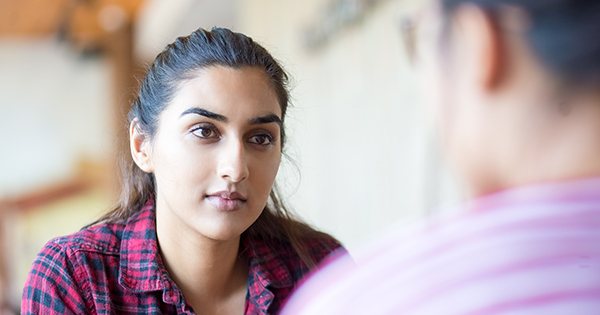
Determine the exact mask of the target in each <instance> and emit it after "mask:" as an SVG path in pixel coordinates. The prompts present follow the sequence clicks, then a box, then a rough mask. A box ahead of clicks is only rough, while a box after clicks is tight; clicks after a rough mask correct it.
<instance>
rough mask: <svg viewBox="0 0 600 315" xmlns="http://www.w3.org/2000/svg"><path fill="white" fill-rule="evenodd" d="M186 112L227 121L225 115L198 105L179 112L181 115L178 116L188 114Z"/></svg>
mask: <svg viewBox="0 0 600 315" xmlns="http://www.w3.org/2000/svg"><path fill="white" fill-rule="evenodd" d="M188 114H197V115H200V116H204V117H207V118H210V119H214V120H216V121H220V122H227V121H228V119H227V117H225V116H223V115H219V114H216V113H213V112H211V111H208V110H206V109H203V108H200V107H192V108H188V109H186V110H185V111H184V112H183V113H181V116H179V117H182V116H185V115H188Z"/></svg>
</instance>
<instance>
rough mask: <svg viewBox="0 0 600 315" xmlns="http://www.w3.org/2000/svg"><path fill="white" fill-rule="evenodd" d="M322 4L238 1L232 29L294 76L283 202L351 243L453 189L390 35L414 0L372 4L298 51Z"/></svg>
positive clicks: (321, 0) (396, 40)
mask: <svg viewBox="0 0 600 315" xmlns="http://www.w3.org/2000/svg"><path fill="white" fill-rule="evenodd" d="M331 2H332V1H326V0H304V1H294V0H241V1H240V6H241V7H240V10H239V12H240V14H241V16H240V18H241V21H240V30H241V31H242V32H244V33H246V34H248V35H250V36H251V37H253V38H254V39H255V40H257V41H259V42H261V43H263V44H264V45H265V46H266V47H267V49H269V50H270V51H271V52H272V53H273V54H274V55H275V56H276V57H277V58H278V59H280V60H281V61H282V62H283V64H284V66H285V68H286V69H287V70H288V71H289V72H290V73H291V74H292V76H293V78H294V87H293V102H294V104H293V109H292V110H290V112H289V117H288V118H287V119H288V120H287V124H288V125H287V128H288V133H289V135H290V141H289V147H288V149H289V150H288V152H289V154H290V155H291V156H292V157H293V158H294V159H295V160H296V162H297V163H296V164H297V166H298V169H299V171H300V174H301V175H300V176H298V171H297V170H295V169H294V167H291V166H290V165H286V166H284V168H283V170H282V172H281V173H280V176H279V179H278V180H279V181H280V182H281V183H282V184H283V186H284V188H285V191H286V194H287V195H288V196H290V198H289V199H288V200H289V202H290V203H291V204H292V205H293V208H294V209H295V210H296V211H297V213H299V214H300V215H301V216H302V217H304V218H305V219H306V220H308V221H309V222H311V223H313V224H314V225H316V226H317V227H319V228H321V229H322V230H325V231H327V232H330V233H331V234H333V235H334V236H336V237H338V238H339V239H340V240H341V241H342V242H344V243H345V244H346V245H347V246H348V247H350V248H353V247H354V246H356V245H358V244H360V243H362V242H364V241H365V239H368V238H369V237H370V236H371V235H372V234H374V233H375V234H376V233H377V232H378V231H380V230H381V229H384V228H385V227H387V226H389V225H390V224H392V223H393V222H395V221H398V220H401V219H406V218H408V217H416V216H422V215H424V214H426V213H427V211H429V210H428V209H430V208H431V207H432V206H434V205H437V204H440V203H443V202H447V201H450V200H456V196H457V195H458V194H457V193H456V191H455V188H454V187H455V186H454V184H453V183H452V182H451V181H450V180H448V178H447V175H445V171H444V170H443V167H442V166H440V165H439V157H438V156H437V152H436V149H435V141H434V139H433V132H432V131H433V130H432V128H431V127H430V123H429V121H428V119H427V116H426V115H425V113H424V110H423V109H422V108H421V106H420V105H419V101H418V98H417V95H416V93H415V90H416V87H415V82H414V81H415V80H414V74H413V73H412V71H411V68H410V67H409V64H408V62H407V60H406V57H405V54H404V51H403V46H402V41H401V38H400V32H399V21H400V17H401V15H402V13H406V12H408V11H409V10H410V9H411V8H412V7H414V5H416V4H418V3H419V2H420V1H407V0H404V1H402V0H388V1H385V0H383V1H380V3H379V4H378V5H377V6H376V7H375V8H373V9H372V10H370V11H369V12H367V13H366V15H365V16H363V18H362V19H361V20H360V21H358V22H357V23H355V24H353V25H350V26H348V27H345V28H342V29H341V31H340V32H338V33H337V34H335V35H333V36H332V37H331V38H330V40H329V41H328V42H327V43H326V44H325V45H323V46H322V47H320V48H318V49H316V50H313V49H308V48H307V47H306V46H305V45H304V44H303V40H302V38H303V37H302V35H303V31H304V30H305V29H306V27H307V26H310V25H314V24H315V23H319V22H318V21H322V19H321V17H322V16H323V15H324V14H325V13H324V11H325V7H326V5H327V4H328V3H331ZM286 194H284V195H286Z"/></svg>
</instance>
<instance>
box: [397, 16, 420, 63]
mask: <svg viewBox="0 0 600 315" xmlns="http://www.w3.org/2000/svg"><path fill="white" fill-rule="evenodd" d="M400 34H401V35H402V42H403V43H404V49H405V51H406V56H407V57H408V61H409V62H410V63H414V61H415V58H416V50H417V23H416V19H415V18H414V17H413V16H403V17H402V18H401V19H400Z"/></svg>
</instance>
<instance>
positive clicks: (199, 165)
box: [148, 66, 282, 240]
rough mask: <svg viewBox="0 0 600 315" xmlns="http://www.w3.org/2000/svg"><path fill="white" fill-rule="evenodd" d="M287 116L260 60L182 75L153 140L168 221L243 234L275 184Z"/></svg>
mask: <svg viewBox="0 0 600 315" xmlns="http://www.w3.org/2000/svg"><path fill="white" fill-rule="evenodd" d="M281 118H282V117H281V108H280V106H279V103H278V99H277V96H276V94H275V92H274V90H273V88H272V87H271V85H270V82H269V81H268V77H267V75H266V73H265V72H264V70H262V69H260V68H253V67H246V68H241V69H232V68H228V67H223V66H212V67H209V68H206V69H204V70H201V71H199V72H198V74H197V75H196V76H195V77H194V78H193V79H191V80H189V81H185V82H182V83H181V85H180V89H179V90H178V91H177V92H176V94H175V96H174V98H173V100H172V101H171V102H170V103H169V104H168V106H167V107H166V109H165V110H164V111H163V113H161V115H160V120H159V123H158V129H157V132H156V135H155V136H154V138H153V139H152V140H151V143H150V145H149V147H148V148H149V150H148V160H149V163H148V165H149V167H150V168H151V169H150V171H152V172H153V173H154V175H155V178H156V187H157V196H156V199H157V200H156V207H157V208H156V209H157V210H156V211H157V216H158V218H159V219H164V220H165V221H167V222H162V223H165V224H166V225H168V226H170V228H172V229H177V230H179V231H191V232H194V233H198V234H201V235H203V236H205V237H208V238H210V239H215V240H228V239H233V238H236V237H238V236H240V234H241V233H242V232H244V231H245V230H246V229H247V228H248V227H249V226H250V225H251V224H252V223H254V221H256V219H257V218H258V216H259V215H260V214H261V213H262V211H263V208H264V207H265V204H266V202H267V199H268V197H269V193H270V191H271V188H272V186H273V182H274V180H275V175H276V174H277V170H278V168H279V162H280V159H281V141H280V140H281V139H280V133H281V127H282V126H281ZM159 212H160V213H159Z"/></svg>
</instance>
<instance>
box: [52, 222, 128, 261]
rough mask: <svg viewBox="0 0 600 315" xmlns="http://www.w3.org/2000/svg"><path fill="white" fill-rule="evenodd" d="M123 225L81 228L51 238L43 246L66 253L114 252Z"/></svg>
mask: <svg viewBox="0 0 600 315" xmlns="http://www.w3.org/2000/svg"><path fill="white" fill-rule="evenodd" d="M124 227H125V225H124V224H118V223H104V224H99V225H95V226H92V227H87V228H83V229H81V230H80V231H78V232H75V233H73V234H69V235H65V236H59V237H56V238H53V239H51V240H50V241H49V242H48V243H46V246H44V248H45V249H50V248H52V249H53V250H54V251H57V250H58V251H62V252H65V254H67V255H69V254H72V253H74V252H78V251H94V252H99V253H106V254H115V253H118V252H119V249H120V245H121V239H122V236H123V230H124Z"/></svg>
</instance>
